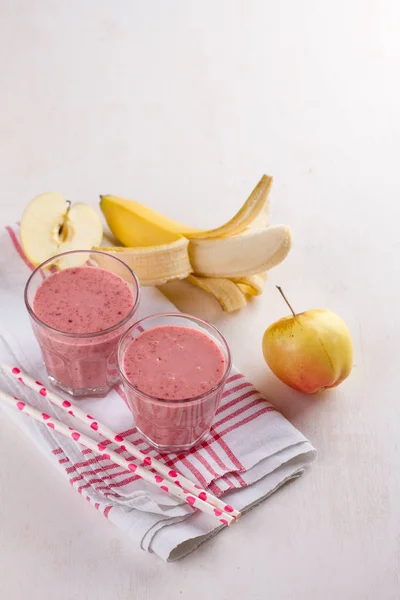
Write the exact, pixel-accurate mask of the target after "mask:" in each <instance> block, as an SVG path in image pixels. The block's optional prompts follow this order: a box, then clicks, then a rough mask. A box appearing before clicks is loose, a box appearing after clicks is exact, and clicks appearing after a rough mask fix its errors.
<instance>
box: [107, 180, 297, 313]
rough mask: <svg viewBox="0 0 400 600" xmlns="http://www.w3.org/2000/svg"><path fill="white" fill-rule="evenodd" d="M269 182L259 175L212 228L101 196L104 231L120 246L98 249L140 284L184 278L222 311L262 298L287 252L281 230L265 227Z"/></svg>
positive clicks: (286, 238) (288, 238) (287, 240)
mask: <svg viewBox="0 0 400 600" xmlns="http://www.w3.org/2000/svg"><path fill="white" fill-rule="evenodd" d="M271 185H272V177H269V176H267V175H263V176H262V178H261V180H260V181H259V183H258V184H257V185H256V187H255V188H254V190H253V191H252V193H251V194H250V196H249V198H248V199H247V200H246V202H245V203H244V204H243V206H242V208H241V209H240V210H239V212H238V213H236V215H235V216H234V217H233V218H232V219H231V220H230V221H228V222H227V223H225V224H224V225H222V226H221V227H217V228H216V229H209V230H200V229H195V228H193V227H187V226H186V225H182V224H181V223H178V222H176V221H173V220H172V219H169V218H168V217H165V216H163V215H161V214H159V213H157V212H155V211H153V210H152V209H150V208H148V207H147V206H144V205H143V204H140V203H139V202H135V201H132V200H124V199H122V198H118V197H116V196H100V198H101V201H100V207H101V210H102V212H103V214H104V216H105V218H106V221H107V223H108V226H109V227H110V229H111V231H112V233H113V234H114V235H115V237H116V238H117V239H118V240H119V241H120V242H121V244H123V247H119V246H117V247H101V248H98V249H101V250H102V251H103V252H104V251H105V252H108V253H110V254H112V255H114V256H117V257H118V258H120V259H121V260H123V261H124V262H125V263H126V264H128V265H129V266H130V267H131V268H132V269H133V270H134V271H135V273H136V274H137V275H138V277H139V279H140V282H141V284H142V285H162V284H163V283H166V282H167V281H170V280H172V279H187V280H188V281H189V282H190V283H192V284H194V285H196V286H198V287H199V288H201V289H203V290H205V291H207V292H209V293H211V294H213V295H214V296H215V297H216V299H217V300H218V301H219V303H220V304H221V306H222V308H223V309H224V310H225V311H228V312H231V311H234V310H237V309H239V308H242V307H243V306H245V305H246V303H247V300H248V298H249V297H250V296H257V295H259V294H261V293H262V291H263V288H264V285H265V282H266V278H267V275H266V271H268V270H269V269H271V268H272V267H275V266H276V265H278V264H279V263H280V262H282V260H283V259H284V258H285V257H286V256H287V254H288V252H289V250H290V247H291V233H290V229H289V227H286V226H285V225H276V226H269V225H268V212H269V210H268V209H269V204H268V195H269V192H270V189H271Z"/></svg>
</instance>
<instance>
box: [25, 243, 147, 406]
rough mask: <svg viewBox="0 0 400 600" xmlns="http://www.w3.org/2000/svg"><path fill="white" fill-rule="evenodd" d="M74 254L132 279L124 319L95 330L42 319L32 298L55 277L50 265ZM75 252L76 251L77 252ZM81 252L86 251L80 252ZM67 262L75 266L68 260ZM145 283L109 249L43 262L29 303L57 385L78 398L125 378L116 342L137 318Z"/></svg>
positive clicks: (82, 261)
mask: <svg viewBox="0 0 400 600" xmlns="http://www.w3.org/2000/svg"><path fill="white" fill-rule="evenodd" d="M67 255H70V259H71V262H72V263H74V262H75V261H76V259H79V260H78V261H77V262H79V264H81V265H85V266H90V267H91V268H94V269H95V268H101V269H105V270H107V271H111V272H112V273H115V274H116V275H119V277H121V279H123V280H124V281H125V282H127V283H128V285H129V287H130V289H131V291H132V294H133V300H134V305H133V308H132V309H131V311H130V312H129V314H128V315H127V316H126V317H125V318H123V319H122V320H121V321H120V322H119V323H116V324H115V325H113V326H112V327H109V328H108V329H104V330H103V331H97V332H95V333H82V334H81V333H76V334H74V333H65V332H62V331H58V330H57V329H54V328H53V327H50V326H48V325H46V324H45V323H43V321H41V320H40V319H39V318H38V317H37V315H36V314H35V311H34V308H33V301H34V298H35V294H36V291H37V290H38V288H39V287H40V285H41V284H42V283H43V280H44V279H46V278H47V277H51V276H52V270H50V271H49V269H51V267H52V266H53V265H55V264H57V260H58V259H59V258H60V257H66V256H67ZM72 255H75V256H72ZM78 255H81V256H78ZM68 266H75V265H74V264H72V265H71V264H68ZM139 297H140V287H139V282H138V279H137V277H136V275H135V273H134V272H133V271H132V269H130V268H129V267H128V266H127V265H126V264H125V263H124V262H122V261H121V260H119V258H115V257H114V256H110V255H109V254H107V253H105V252H99V251H95V250H90V251H88V250H76V251H72V252H64V253H63V254H59V255H58V256H54V257H52V258H50V259H49V260H47V261H45V262H44V263H42V264H41V265H40V266H39V267H37V269H36V270H35V271H34V272H33V273H32V275H31V276H30V277H29V279H28V281H27V283H26V286H25V304H26V307H27V309H28V312H29V315H30V318H31V323H32V327H33V331H34V333H35V336H36V338H37V340H38V342H39V345H40V348H41V350H42V355H43V359H44V363H45V366H46V369H47V373H48V377H49V379H50V381H51V382H52V383H53V385H55V386H57V387H59V388H61V389H62V390H63V391H65V392H67V393H68V394H71V395H72V396H76V397H83V396H104V395H106V394H107V393H108V392H109V390H110V389H111V388H112V387H113V386H114V385H115V384H116V383H118V382H119V381H120V377H119V373H118V368H117V345H118V341H119V339H120V337H121V336H122V335H123V334H124V333H125V332H126V330H127V329H128V328H129V327H130V326H131V325H132V323H134V322H135V319H136V318H137V311H138V307H139Z"/></svg>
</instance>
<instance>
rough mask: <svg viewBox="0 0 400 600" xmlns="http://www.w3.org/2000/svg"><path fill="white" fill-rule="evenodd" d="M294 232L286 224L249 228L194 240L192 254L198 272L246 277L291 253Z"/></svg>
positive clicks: (190, 247)
mask: <svg viewBox="0 0 400 600" xmlns="http://www.w3.org/2000/svg"><path fill="white" fill-rule="evenodd" d="M290 247H291V233H290V229H289V227H286V226H285V225H275V226H271V227H267V228H266V229H255V230H252V229H248V230H246V231H244V232H243V233H240V234H239V235H233V236H231V237H227V238H225V237H224V238H219V239H211V240H194V239H192V240H190V244H189V257H190V262H191V264H192V267H193V271H194V273H196V275H202V276H203V277H228V278H230V277H239V278H241V277H246V276H250V275H256V274H257V273H260V272H261V271H267V270H268V269H271V268H272V267H275V266H276V265H277V264H279V263H280V262H282V260H283V259H284V258H285V257H286V256H287V254H288V252H289V250H290Z"/></svg>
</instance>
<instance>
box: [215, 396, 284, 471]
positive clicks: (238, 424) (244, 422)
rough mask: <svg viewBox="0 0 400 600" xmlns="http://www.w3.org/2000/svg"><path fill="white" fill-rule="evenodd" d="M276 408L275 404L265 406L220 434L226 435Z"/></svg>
mask: <svg viewBox="0 0 400 600" xmlns="http://www.w3.org/2000/svg"><path fill="white" fill-rule="evenodd" d="M275 410H276V409H275V408H274V407H273V406H265V407H264V408H262V409H261V410H259V411H258V412H256V413H253V414H252V415H250V416H248V417H247V418H246V419H243V421H240V423H235V424H234V425H231V426H230V427H227V428H226V429H224V431H221V432H220V433H219V435H220V436H222V435H226V434H227V433H231V431H234V430H235V429H237V428H238V427H241V426H242V425H246V423H250V421H254V420H255V419H257V418H258V417H260V416H261V415H264V414H265V413H267V412H273V411H275ZM241 470H244V469H243V468H242V469H241Z"/></svg>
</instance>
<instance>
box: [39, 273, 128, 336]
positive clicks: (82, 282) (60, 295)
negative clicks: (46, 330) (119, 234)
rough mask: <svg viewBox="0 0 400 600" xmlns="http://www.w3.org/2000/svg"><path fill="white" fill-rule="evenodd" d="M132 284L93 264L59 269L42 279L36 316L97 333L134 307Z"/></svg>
mask: <svg viewBox="0 0 400 600" xmlns="http://www.w3.org/2000/svg"><path fill="white" fill-rule="evenodd" d="M133 305H134V298H133V295H132V292H131V289H130V287H129V285H128V284H127V283H126V282H125V281H124V280H123V279H121V277H119V276H118V275H115V273H111V271H106V270H105V269H99V268H93V267H74V268H69V269H64V270H63V271H58V272H57V273H54V275H51V277H49V278H48V279H45V281H44V282H43V283H42V285H41V286H40V288H39V289H38V290H37V292H36V295H35V299H34V302H33V310H34V312H35V314H36V316H37V317H38V318H39V319H40V320H41V321H43V323H46V325H49V326H50V327H53V329H57V330H58V331H63V332H65V333H96V332H98V331H103V330H104V329H108V328H109V327H112V326H113V325H115V324H116V323H118V322H119V321H122V319H124V318H125V317H126V316H127V314H128V313H129V312H130V311H131V310H132V308H133Z"/></svg>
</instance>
